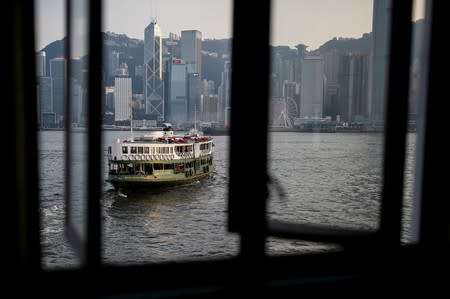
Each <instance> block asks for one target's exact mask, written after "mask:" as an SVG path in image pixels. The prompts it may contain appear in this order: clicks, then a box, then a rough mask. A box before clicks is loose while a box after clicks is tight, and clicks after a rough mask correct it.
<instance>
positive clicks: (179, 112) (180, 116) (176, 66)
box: [169, 58, 188, 124]
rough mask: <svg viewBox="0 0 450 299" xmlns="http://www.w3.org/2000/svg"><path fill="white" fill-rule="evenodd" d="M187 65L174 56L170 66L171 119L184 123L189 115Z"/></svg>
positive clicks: (174, 121) (177, 122) (176, 122)
mask: <svg viewBox="0 0 450 299" xmlns="http://www.w3.org/2000/svg"><path fill="white" fill-rule="evenodd" d="M186 87H187V85H186V65H185V63H184V61H182V60H181V59H176V58H172V62H171V66H170V90H169V93H170V99H169V106H170V118H169V119H170V121H171V122H173V123H175V124H182V123H183V122H185V121H186V119H187V115H188V110H187V109H188V102H187V97H186Z"/></svg>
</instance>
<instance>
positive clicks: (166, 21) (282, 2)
mask: <svg viewBox="0 0 450 299" xmlns="http://www.w3.org/2000/svg"><path fill="white" fill-rule="evenodd" d="M35 1H36V19H37V39H36V43H37V45H36V46H37V49H42V48H43V47H45V46H46V45H47V44H49V43H51V42H53V41H55V40H58V39H61V38H63V36H64V34H63V29H64V19H63V15H64V7H63V3H64V1H63V0H35ZM79 1H80V0H77V1H74V2H75V3H78V2H79ZM422 1H423V0H416V1H415V2H416V3H417V4H418V6H419V7H420V5H421V4H420V3H421V2H422ZM272 2H273V4H272V28H271V43H272V44H273V45H287V46H291V47H294V46H295V45H297V44H299V43H302V44H305V45H307V46H308V47H309V48H308V50H314V49H317V48H318V47H320V46H321V45H322V44H323V43H325V42H326V41H328V40H330V39H332V38H334V37H349V38H358V37H360V36H361V35H362V34H363V33H367V32H370V31H372V8H373V0H274V1H272ZM103 3H104V8H103V9H104V13H105V14H104V31H111V32H115V33H124V34H126V35H128V36H129V37H133V38H138V39H143V38H144V28H145V27H146V26H147V25H148V24H149V22H150V21H151V19H152V17H156V20H157V22H158V23H159V25H160V27H161V31H162V34H163V37H167V36H168V34H169V32H173V33H176V34H180V32H181V30H192V29H196V30H199V31H201V32H202V37H203V39H206V38H217V39H221V38H229V37H231V35H232V29H231V28H232V27H231V17H232V0H104V1H103ZM257 11H258V10H257V9H256V10H255V13H257ZM421 14H422V10H420V9H419V10H417V14H416V16H415V17H414V19H417V18H419V17H420V16H421ZM249 21H251V16H249Z"/></svg>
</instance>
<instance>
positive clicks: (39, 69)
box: [36, 51, 46, 77]
mask: <svg viewBox="0 0 450 299" xmlns="http://www.w3.org/2000/svg"><path fill="white" fill-rule="evenodd" d="M45 59H46V57H45V52H44V51H39V52H38V53H37V54H36V75H37V76H38V77H45V76H46V63H45Z"/></svg>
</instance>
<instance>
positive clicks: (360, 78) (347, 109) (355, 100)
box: [338, 54, 369, 122]
mask: <svg viewBox="0 0 450 299" xmlns="http://www.w3.org/2000/svg"><path fill="white" fill-rule="evenodd" d="M340 65H341V74H340V76H339V78H340V82H339V86H340V93H339V104H338V115H340V119H341V121H345V122H352V121H357V120H367V118H368V100H367V98H368V67H369V59H368V56H367V55H362V54H346V55H343V56H342V57H341V62H340Z"/></svg>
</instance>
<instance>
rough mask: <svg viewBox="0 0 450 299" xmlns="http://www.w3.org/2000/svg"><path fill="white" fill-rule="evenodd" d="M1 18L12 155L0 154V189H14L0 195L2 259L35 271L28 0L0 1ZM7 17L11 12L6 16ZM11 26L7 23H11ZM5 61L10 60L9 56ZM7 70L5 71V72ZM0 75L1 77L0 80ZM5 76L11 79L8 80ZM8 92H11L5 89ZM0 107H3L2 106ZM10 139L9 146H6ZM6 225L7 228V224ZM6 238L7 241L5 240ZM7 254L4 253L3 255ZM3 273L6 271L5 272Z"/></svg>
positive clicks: (37, 262) (34, 148) (33, 80)
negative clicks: (0, 160) (2, 168)
mask: <svg viewBox="0 0 450 299" xmlns="http://www.w3.org/2000/svg"><path fill="white" fill-rule="evenodd" d="M2 13H3V14H4V15H2V19H3V20H5V21H6V20H8V21H7V22H5V24H4V26H2V27H3V29H4V30H3V32H4V33H5V34H10V33H11V35H7V37H9V40H8V42H5V43H4V45H3V46H4V47H5V48H7V49H12V51H11V52H10V53H8V54H9V55H8V54H6V55H7V56H6V57H5V59H4V63H5V64H6V66H5V70H7V71H6V72H7V73H6V74H5V76H3V78H5V79H6V80H8V81H6V82H7V83H6V84H5V85H4V88H2V90H5V91H6V94H4V95H3V96H4V98H3V101H2V103H4V105H5V106H3V107H2V111H3V112H4V113H3V117H4V118H5V121H6V122H5V124H6V125H7V124H8V123H7V121H12V123H13V124H14V126H13V127H12V128H11V127H8V126H5V127H4V131H6V132H7V133H6V137H7V138H6V139H4V141H5V147H6V148H5V151H3V152H4V153H5V154H7V155H8V157H9V155H10V154H11V155H13V157H14V158H11V159H10V158H5V159H4V162H5V163H6V165H7V166H8V171H6V172H5V173H4V176H3V178H5V177H7V178H6V182H8V183H9V180H12V181H13V182H11V183H12V184H11V185H9V184H8V183H7V184H5V186H4V188H2V190H3V191H5V192H6V194H8V193H9V192H11V191H10V189H11V188H15V189H14V191H13V194H14V197H13V196H8V195H4V196H3V197H2V199H3V201H2V202H3V204H5V206H4V207H3V208H4V210H3V211H4V218H5V219H8V220H9V219H10V218H8V216H9V217H12V219H11V220H12V221H11V222H9V221H5V223H4V228H5V231H7V234H6V235H7V236H10V235H9V234H11V235H12V236H11V237H12V238H11V240H8V239H6V240H5V242H4V244H5V245H6V246H7V247H8V248H11V251H12V252H9V251H8V253H7V255H5V257H6V260H7V262H8V263H9V262H10V260H11V259H14V258H15V260H14V262H15V263H16V264H15V265H13V266H12V267H13V268H12V269H14V270H19V271H31V272H35V271H38V270H39V269H40V267H41V265H40V264H41V247H40V211H39V172H38V156H37V134H36V124H37V111H38V110H37V104H36V103H37V97H36V88H37V85H36V65H35V52H34V46H35V45H34V43H35V32H34V3H33V1H25V0H22V1H8V2H7V3H2ZM11 16H13V17H14V19H13V21H11ZM3 20H2V21H3ZM11 25H12V28H11ZM10 60H11V61H10ZM9 72H10V73H9ZM2 80H3V79H2ZM9 80H11V84H9V83H10V82H9ZM10 93H11V94H10ZM3 109H5V110H3ZM11 144H12V147H11V148H9V146H10V145H11ZM10 225H12V227H11V226H10ZM8 241H12V242H8ZM8 254H10V255H8ZM8 274H9V273H8Z"/></svg>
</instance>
